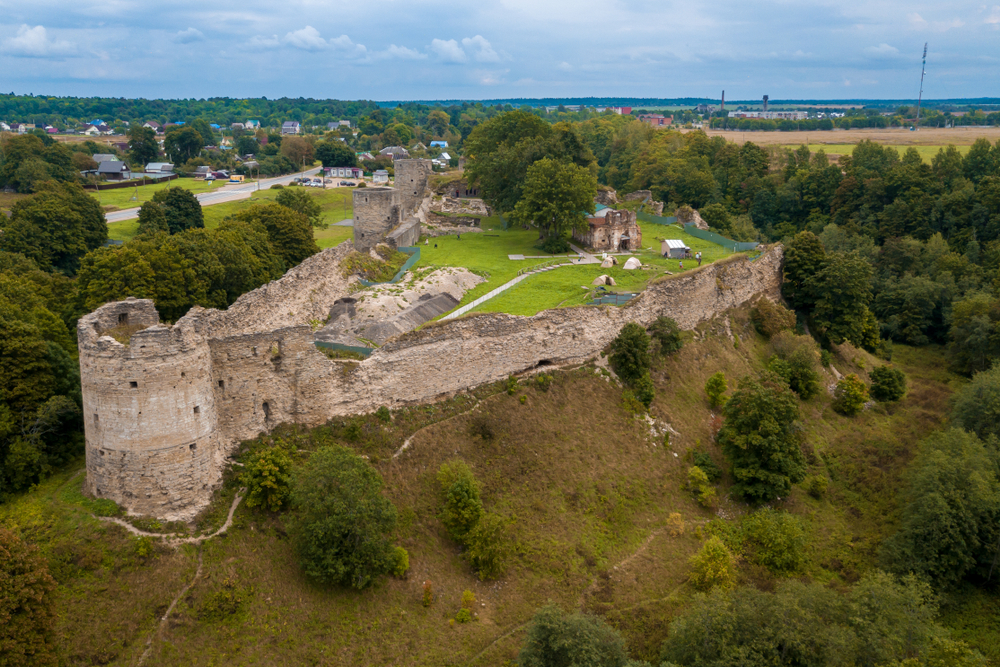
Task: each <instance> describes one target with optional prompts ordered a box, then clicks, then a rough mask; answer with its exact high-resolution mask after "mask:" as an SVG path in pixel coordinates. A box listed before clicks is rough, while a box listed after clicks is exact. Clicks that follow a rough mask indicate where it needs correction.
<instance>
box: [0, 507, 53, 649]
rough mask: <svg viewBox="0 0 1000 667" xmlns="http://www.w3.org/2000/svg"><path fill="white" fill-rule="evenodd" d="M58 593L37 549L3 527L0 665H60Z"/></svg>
mask: <svg viewBox="0 0 1000 667" xmlns="http://www.w3.org/2000/svg"><path fill="white" fill-rule="evenodd" d="M55 592H56V582H55V580H54V579H53V578H52V577H51V576H50V575H49V568H48V565H47V564H46V562H45V558H44V557H43V556H42V555H41V554H40V553H39V551H38V549H37V548H36V547H34V546H31V545H29V544H26V543H25V542H24V541H23V540H22V539H21V538H20V537H19V536H18V535H17V534H16V533H14V532H12V531H10V530H7V529H6V528H4V527H2V526H0V664H2V665H4V666H5V667H6V666H7V665H9V666H10V667H21V666H22V665H23V666H25V667H27V666H28V665H55V664H57V662H58V661H57V659H56V656H55V653H54V650H53V639H54V631H55V625H56V612H55V599H54V597H53V596H54V595H55Z"/></svg>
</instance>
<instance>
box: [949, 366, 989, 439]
mask: <svg viewBox="0 0 1000 667" xmlns="http://www.w3.org/2000/svg"><path fill="white" fill-rule="evenodd" d="M951 419H952V421H953V422H954V423H955V425H956V426H958V427H959V428H964V429H965V430H966V431H971V432H973V433H975V434H976V435H978V436H979V437H980V438H987V437H988V436H990V435H993V436H997V437H1000V365H998V366H994V367H993V368H991V369H989V370H986V371H982V372H981V373H976V374H975V375H973V376H972V382H970V383H969V384H967V385H965V386H964V387H962V388H961V389H959V390H958V392H957V394H956V396H955V403H954V407H953V408H952V412H951Z"/></svg>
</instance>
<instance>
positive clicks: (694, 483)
mask: <svg viewBox="0 0 1000 667" xmlns="http://www.w3.org/2000/svg"><path fill="white" fill-rule="evenodd" d="M687 477H688V489H689V490H690V491H691V493H693V494H694V497H695V499H696V500H697V501H698V504H699V505H701V506H702V507H707V508H711V507H715V502H716V499H715V487H714V486H712V484H711V483H710V482H709V481H708V475H706V474H705V471H704V470H702V469H701V468H699V467H698V466H691V467H690V468H688V471H687Z"/></svg>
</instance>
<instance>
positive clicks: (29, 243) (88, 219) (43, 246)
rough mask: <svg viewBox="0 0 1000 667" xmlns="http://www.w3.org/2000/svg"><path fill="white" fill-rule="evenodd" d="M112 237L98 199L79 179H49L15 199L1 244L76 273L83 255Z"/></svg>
mask: <svg viewBox="0 0 1000 667" xmlns="http://www.w3.org/2000/svg"><path fill="white" fill-rule="evenodd" d="M107 238H108V225H107V221H106V220H105V219H104V213H103V211H101V206H100V204H98V202H97V200H96V199H94V198H93V197H91V196H90V195H88V194H87V193H86V192H85V191H84V190H83V188H81V187H80V186H79V185H76V184H75V183H47V184H45V185H44V186H42V188H41V189H40V190H39V191H38V192H37V193H36V194H34V195H32V196H31V197H27V198H25V199H22V200H20V201H17V202H15V204H14V206H13V207H12V208H11V218H10V221H9V223H8V224H7V225H6V227H5V229H4V233H3V236H2V237H0V248H2V249H3V250H5V251H8V252H18V253H21V254H23V255H24V256H25V257H28V258H30V259H32V260H34V261H35V262H37V263H38V265H39V266H40V267H42V268H43V269H46V270H50V271H53V270H54V271H60V272H62V273H65V274H68V275H72V274H74V273H75V272H76V270H77V268H78V267H79V263H80V258H81V257H82V256H83V255H84V254H86V253H87V252H88V251H90V250H93V249H95V248H99V247H100V246H101V245H103V244H104V242H105V241H106V240H107Z"/></svg>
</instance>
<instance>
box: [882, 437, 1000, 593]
mask: <svg viewBox="0 0 1000 667" xmlns="http://www.w3.org/2000/svg"><path fill="white" fill-rule="evenodd" d="M912 470H913V475H912V477H911V478H910V481H909V485H908V487H907V489H906V490H905V491H904V492H903V494H902V495H903V499H904V501H905V505H904V506H903V511H902V522H901V525H900V528H899V531H898V532H897V533H896V534H895V535H893V536H891V537H890V538H889V539H887V540H886V541H885V543H884V544H883V549H882V552H883V557H884V559H885V560H886V562H887V563H888V564H890V566H891V567H892V569H893V570H895V571H897V572H901V573H905V572H915V573H917V574H918V575H921V576H923V577H926V578H927V579H929V580H931V581H932V582H934V583H936V584H938V585H940V586H956V585H958V584H959V583H960V582H961V581H962V579H963V578H965V577H966V576H968V575H970V574H973V573H975V572H976V571H977V570H978V573H979V574H980V575H981V576H984V577H985V576H986V575H988V573H989V571H990V570H991V569H992V567H993V564H994V562H995V558H996V545H997V539H998V537H1000V528H998V523H997V519H998V514H1000V511H998V509H997V508H998V507H1000V454H998V452H997V448H996V442H995V441H994V440H993V439H992V438H990V441H989V442H987V443H983V441H982V440H980V439H979V438H978V437H976V435H975V434H973V433H967V432H966V431H962V430H961V429H955V428H953V429H949V430H947V431H939V432H936V433H933V434H932V435H930V436H929V437H928V438H927V439H926V440H924V441H923V443H921V446H920V451H919V453H918V454H917V458H916V461H915V462H914V464H913V468H912Z"/></svg>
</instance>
